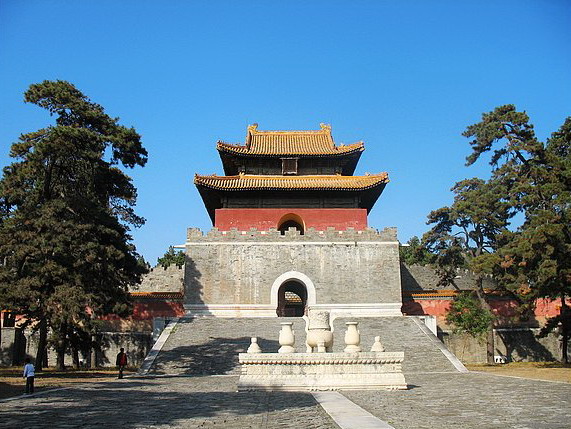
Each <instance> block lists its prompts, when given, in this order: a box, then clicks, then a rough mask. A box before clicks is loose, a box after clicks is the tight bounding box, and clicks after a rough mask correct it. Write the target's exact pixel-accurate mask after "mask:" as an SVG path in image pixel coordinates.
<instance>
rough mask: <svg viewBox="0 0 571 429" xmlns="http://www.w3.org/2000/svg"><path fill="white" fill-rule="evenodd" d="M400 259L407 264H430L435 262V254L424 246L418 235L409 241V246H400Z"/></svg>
mask: <svg viewBox="0 0 571 429" xmlns="http://www.w3.org/2000/svg"><path fill="white" fill-rule="evenodd" d="M399 253H400V260H401V262H403V263H405V264H407V265H429V264H432V263H433V262H434V259H435V255H434V254H433V253H430V252H429V251H428V250H427V249H426V247H424V246H423V245H422V244H421V242H420V239H419V238H418V237H417V236H413V237H412V238H411V239H410V240H408V242H407V246H400V248H399Z"/></svg>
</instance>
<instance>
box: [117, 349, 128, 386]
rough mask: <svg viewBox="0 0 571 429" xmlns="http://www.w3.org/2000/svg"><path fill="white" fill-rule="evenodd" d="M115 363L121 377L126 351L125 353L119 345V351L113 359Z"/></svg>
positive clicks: (125, 362) (125, 363)
mask: <svg viewBox="0 0 571 429" xmlns="http://www.w3.org/2000/svg"><path fill="white" fill-rule="evenodd" d="M115 365H117V366H118V367H119V377H118V378H123V370H124V369H125V367H126V366H127V353H125V349H124V348H123V347H121V351H120V352H119V353H117V359H116V360H115Z"/></svg>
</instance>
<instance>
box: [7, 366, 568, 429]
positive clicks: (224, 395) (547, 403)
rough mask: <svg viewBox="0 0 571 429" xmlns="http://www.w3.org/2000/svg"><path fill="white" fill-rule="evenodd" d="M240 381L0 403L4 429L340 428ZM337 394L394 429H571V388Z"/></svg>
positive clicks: (451, 380)
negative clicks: (239, 388) (239, 386)
mask: <svg viewBox="0 0 571 429" xmlns="http://www.w3.org/2000/svg"><path fill="white" fill-rule="evenodd" d="M237 379H238V378H237V377H236V376H202V377H188V376H176V377H169V376H164V377H139V378H127V379H123V380H121V381H119V380H116V381H109V382H106V383H98V384H86V385H83V386H78V387H74V388H71V389H63V390H54V391H51V392H46V393H44V394H40V395H37V396H32V397H27V398H22V399H16V400H12V401H6V402H0V427H2V428H4V427H5V428H28V427H29V428H45V427H50V428H77V427H98V428H99V427H105V428H122V429H132V428H133V429H134V428H167V427H169V428H191V429H193V428H229V429H238V428H240V429H242V428H263V429H265V428H292V429H299V428H332V429H334V428H338V427H339V426H337V425H336V424H335V423H334V421H333V420H332V419H331V418H330V417H329V416H328V415H327V414H326V413H325V412H324V410H323V409H322V408H321V407H320V406H319V405H318V404H317V402H316V401H315V399H314V398H313V396H312V395H311V394H310V393H303V392H299V393H296V392H272V393H267V392H240V393H238V392H236V382H237ZM407 382H408V383H409V384H410V385H411V388H410V389H409V390H404V391H349V392H343V395H344V396H345V397H347V398H348V399H350V400H351V401H353V402H354V403H356V404H357V405H359V406H361V407H362V408H364V409H365V410H367V411H369V412H370V413H372V414H373V415H375V416H376V417H378V418H380V419H381V420H383V421H385V422H388V423H389V424H390V425H392V426H393V427H394V428H396V429H422V428H442V429H451V428H466V429H472V428H489V429H495V428H498V429H499V428H502V429H506V428H514V429H526V428H529V429H532V428H533V429H542V428H550V429H555V428H568V427H569V426H570V424H569V423H570V422H569V415H570V412H571V384H567V383H553V382H543V381H537V380H525V379H519V378H512V377H500V376H495V375H489V374H481V373H468V374H462V373H452V372H446V373H413V374H409V375H408V376H407Z"/></svg>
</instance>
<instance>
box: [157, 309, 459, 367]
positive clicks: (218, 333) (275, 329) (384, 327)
mask: <svg viewBox="0 0 571 429" xmlns="http://www.w3.org/2000/svg"><path fill="white" fill-rule="evenodd" d="M350 320H351V321H358V322H359V331H360V333H361V347H362V348H363V351H369V350H370V347H371V345H372V344H373V341H374V337H375V336H376V335H379V336H380V337H381V342H382V343H383V345H384V346H385V349H386V351H388V352H390V351H395V352H396V351H404V353H405V360H404V363H403V372H404V373H405V374H406V373H412V372H456V369H455V368H454V366H453V365H452V363H451V362H450V361H449V360H448V359H447V358H446V357H445V356H444V354H443V353H442V352H441V351H440V349H439V348H438V344H437V343H436V342H435V341H434V337H433V336H432V337H431V336H429V335H427V334H426V333H425V330H423V329H421V327H419V325H418V324H417V322H416V321H415V320H414V319H413V317H380V318H347V319H345V318H338V319H335V320H334V321H333V328H334V345H333V351H334V352H341V351H343V348H344V347H345V342H344V334H345V322H347V321H350ZM281 322H292V323H293V330H294V331H295V333H296V345H295V346H296V352H305V321H304V320H303V319H301V318H296V317H291V318H288V317H282V318H275V317H274V318H241V319H227V318H206V317H205V318H182V319H181V320H180V321H179V322H178V324H177V325H176V327H175V328H174V330H173V331H172V333H171V335H170V336H169V338H168V340H167V341H166V343H165V344H164V346H163V348H162V350H161V352H160V353H159V354H158V356H157V358H156V359H155V362H154V363H153V365H152V367H151V369H150V371H149V373H150V374H179V375H211V374H236V375H237V374H239V366H238V353H241V352H245V351H246V350H247V348H248V346H249V345H250V337H258V344H259V345H260V347H261V348H262V350H263V351H264V352H273V353H275V352H277V350H278V348H279V347H280V345H279V343H278V333H279V330H280V323H281Z"/></svg>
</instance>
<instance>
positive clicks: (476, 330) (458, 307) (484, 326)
mask: <svg viewBox="0 0 571 429" xmlns="http://www.w3.org/2000/svg"><path fill="white" fill-rule="evenodd" d="M446 321H447V322H448V323H450V324H452V325H453V326H454V332H465V333H467V334H469V335H471V336H472V337H474V338H478V339H480V340H483V339H484V337H485V336H486V334H487V333H488V330H489V329H490V326H491V324H492V323H493V321H494V316H493V314H492V313H491V312H490V311H489V310H488V309H486V308H484V307H483V306H482V303H481V301H480V299H479V298H478V297H477V295H476V294H475V293H474V292H461V293H459V294H458V295H456V296H455V297H454V300H453V301H452V304H451V305H450V310H449V311H448V314H447V315H446Z"/></svg>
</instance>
